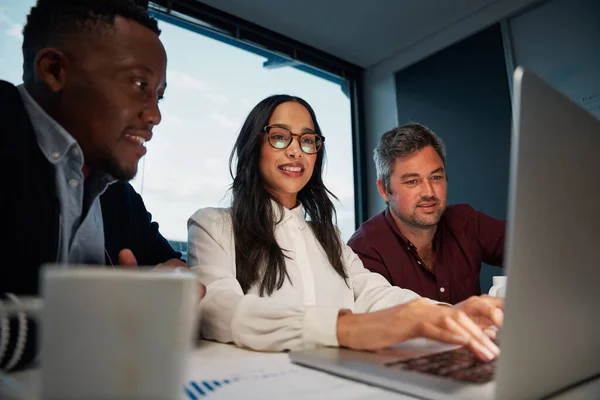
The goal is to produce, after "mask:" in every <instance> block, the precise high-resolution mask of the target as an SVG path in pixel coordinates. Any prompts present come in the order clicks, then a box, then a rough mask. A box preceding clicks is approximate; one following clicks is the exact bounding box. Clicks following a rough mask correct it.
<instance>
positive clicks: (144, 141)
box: [125, 134, 146, 146]
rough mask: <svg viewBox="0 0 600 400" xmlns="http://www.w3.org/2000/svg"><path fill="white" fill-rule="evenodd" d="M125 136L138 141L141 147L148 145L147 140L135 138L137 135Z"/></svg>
mask: <svg viewBox="0 0 600 400" xmlns="http://www.w3.org/2000/svg"><path fill="white" fill-rule="evenodd" d="M125 136H127V137H128V138H129V139H133V140H134V141H136V142H137V143H138V144H139V145H140V146H143V145H144V144H145V143H146V139H144V138H143V137H141V136H135V135H129V134H126V135H125Z"/></svg>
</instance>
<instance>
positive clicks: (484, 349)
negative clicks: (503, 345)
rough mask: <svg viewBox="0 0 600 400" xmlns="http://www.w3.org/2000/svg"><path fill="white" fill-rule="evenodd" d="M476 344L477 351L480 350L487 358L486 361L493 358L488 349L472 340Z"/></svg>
mask: <svg viewBox="0 0 600 400" xmlns="http://www.w3.org/2000/svg"><path fill="white" fill-rule="evenodd" d="M474 343H476V345H477V348H479V351H481V352H482V353H483V355H484V356H485V357H486V358H487V359H488V361H492V360H493V359H494V354H493V353H492V352H491V351H490V350H488V349H487V348H486V347H485V346H484V345H482V344H481V343H479V342H474Z"/></svg>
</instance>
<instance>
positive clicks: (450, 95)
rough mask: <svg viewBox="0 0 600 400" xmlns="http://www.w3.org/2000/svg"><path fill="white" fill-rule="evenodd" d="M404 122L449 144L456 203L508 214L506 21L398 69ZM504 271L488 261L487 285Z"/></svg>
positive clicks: (400, 114)
mask: <svg viewBox="0 0 600 400" xmlns="http://www.w3.org/2000/svg"><path fill="white" fill-rule="evenodd" d="M396 91H397V102H398V122H399V124H404V123H407V122H410V121H413V122H420V123H422V124H424V125H426V126H427V127H429V128H430V129H432V130H433V131H434V132H435V133H436V134H438V135H439V136H440V137H441V138H442V139H443V140H444V142H445V144H446V150H447V171H448V177H449V179H448V203H449V204H455V203H468V204H470V205H471V206H473V207H474V208H476V209H478V210H480V211H482V212H484V213H486V214H489V215H491V216H494V217H496V218H503V219H504V218H506V211H507V200H508V170H509V158H510V157H509V154H510V129H511V104H510V94H509V86H508V78H507V73H506V64H505V60H504V50H503V47H502V35H501V31H500V26H499V24H496V25H494V26H492V27H490V28H488V29H486V30H483V31H481V32H479V33H476V34H475V35H473V36H471V37H469V38H467V39H464V40H463V41H461V42H459V43H456V44H454V45H452V46H450V47H448V48H446V49H444V50H442V51H440V52H439V53H436V54H434V55H432V56H430V57H428V58H426V59H424V60H422V61H420V62H418V63H417V64H414V65H412V66H410V67H408V68H406V69H403V70H401V71H399V72H398V73H397V74H396ZM500 274H503V271H502V270H501V269H499V268H496V267H490V266H487V265H485V266H484V268H483V271H482V274H481V288H482V291H483V292H487V291H488V290H489V287H490V286H491V281H492V278H491V277H492V276H493V275H500Z"/></svg>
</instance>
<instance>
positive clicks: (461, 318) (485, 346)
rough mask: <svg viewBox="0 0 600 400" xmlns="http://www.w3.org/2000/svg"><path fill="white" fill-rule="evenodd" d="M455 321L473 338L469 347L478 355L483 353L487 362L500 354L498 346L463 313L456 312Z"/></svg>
mask: <svg viewBox="0 0 600 400" xmlns="http://www.w3.org/2000/svg"><path fill="white" fill-rule="evenodd" d="M455 320H456V322H457V323H458V324H459V325H460V326H461V327H462V328H464V329H465V330H466V331H467V332H468V333H469V334H470V336H471V337H472V338H473V340H472V342H471V343H469V347H471V348H473V349H474V350H476V351H477V352H478V353H480V352H481V353H483V354H484V355H485V356H486V357H485V358H486V359H487V360H492V359H494V358H496V357H497V356H498V355H499V354H500V349H499V348H498V346H496V345H495V344H494V342H492V340H491V339H490V338H489V337H488V336H487V335H486V334H485V333H483V330H481V328H480V327H478V326H477V325H476V324H475V322H473V320H472V319H471V318H469V317H468V316H467V315H466V314H465V313H463V312H462V311H458V312H457V313H456V315H455Z"/></svg>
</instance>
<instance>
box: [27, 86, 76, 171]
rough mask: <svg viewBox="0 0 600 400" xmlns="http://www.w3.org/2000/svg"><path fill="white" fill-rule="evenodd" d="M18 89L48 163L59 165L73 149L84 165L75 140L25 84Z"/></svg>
mask: <svg viewBox="0 0 600 400" xmlns="http://www.w3.org/2000/svg"><path fill="white" fill-rule="evenodd" d="M17 89H18V90H19V94H20V95H21V98H22V99H23V104H24V105H25V109H26V110H27V113H28V114H29V117H30V118H31V124H32V125H33V130H34V131H35V135H36V139H37V142H38V145H39V146H40V149H41V151H42V153H43V154H44V156H45V157H46V158H47V159H48V161H49V162H50V163H51V164H56V163H58V162H59V161H61V160H62V159H63V158H64V157H65V155H66V154H67V152H68V151H69V150H70V149H71V148H72V147H73V148H75V149H77V152H76V154H77V153H78V154H79V155H81V160H82V165H83V153H82V152H81V148H80V147H79V144H78V143H77V141H76V140H75V138H73V136H71V135H70V134H69V133H68V132H67V131H66V130H65V129H64V128H63V127H62V126H61V125H60V124H59V123H58V122H56V121H55V120H54V119H53V118H52V117H51V116H50V115H48V113H46V111H44V110H43V109H42V107H40V105H39V104H38V103H37V102H36V101H35V100H34V99H33V97H31V95H30V94H29V92H28V91H27V89H26V88H25V86H24V85H23V84H21V85H19V86H17Z"/></svg>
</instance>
